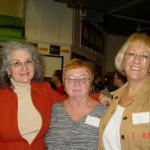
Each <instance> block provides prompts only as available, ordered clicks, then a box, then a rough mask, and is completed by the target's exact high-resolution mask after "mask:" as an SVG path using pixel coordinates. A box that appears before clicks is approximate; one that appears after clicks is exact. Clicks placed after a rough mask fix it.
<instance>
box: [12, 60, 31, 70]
mask: <svg viewBox="0 0 150 150" xmlns="http://www.w3.org/2000/svg"><path fill="white" fill-rule="evenodd" d="M9 65H11V66H12V67H14V68H21V67H22V66H26V67H30V66H32V65H33V60H26V61H25V62H21V61H14V62H11V63H10V64H9Z"/></svg>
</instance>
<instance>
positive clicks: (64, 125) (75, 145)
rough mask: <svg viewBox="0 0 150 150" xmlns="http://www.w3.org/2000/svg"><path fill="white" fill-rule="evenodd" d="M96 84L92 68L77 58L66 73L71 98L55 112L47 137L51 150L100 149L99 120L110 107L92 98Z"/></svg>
mask: <svg viewBox="0 0 150 150" xmlns="http://www.w3.org/2000/svg"><path fill="white" fill-rule="evenodd" d="M92 81H93V70H92V66H91V65H90V64H89V63H87V62H85V61H82V60H79V59H73V60H71V61H70V62H68V63H67V64H66V65H65V67H64V71H63V82H64V86H65V89H66V93H67V94H68V99H67V100H65V101H64V102H61V103H59V104H56V105H54V106H53V109H52V118H51V124H50V127H49V130H48V133H47V135H46V138H45V143H46V147H47V149H48V150H52V149H53V150H55V149H58V150H60V149H61V150H81V149H82V150H87V149H88V150H96V149H97V146H98V126H99V120H100V119H99V117H100V116H101V115H102V114H103V112H104V111H105V109H106V107H105V106H104V105H100V103H98V102H97V101H95V100H94V99H93V98H91V97H89V92H90V87H91V84H92Z"/></svg>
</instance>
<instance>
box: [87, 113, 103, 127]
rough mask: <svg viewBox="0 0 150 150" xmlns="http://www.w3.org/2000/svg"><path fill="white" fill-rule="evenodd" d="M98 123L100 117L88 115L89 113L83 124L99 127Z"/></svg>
mask: <svg viewBox="0 0 150 150" xmlns="http://www.w3.org/2000/svg"><path fill="white" fill-rule="evenodd" d="M99 123H100V118H97V117H93V116H89V115H88V116H87V118H86V120H85V124H88V125H91V126H94V127H99Z"/></svg>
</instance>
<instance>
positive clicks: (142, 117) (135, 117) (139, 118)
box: [132, 112, 150, 124]
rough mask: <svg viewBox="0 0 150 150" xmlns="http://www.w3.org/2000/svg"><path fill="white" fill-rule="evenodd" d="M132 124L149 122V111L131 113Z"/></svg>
mask: <svg viewBox="0 0 150 150" xmlns="http://www.w3.org/2000/svg"><path fill="white" fill-rule="evenodd" d="M132 122H133V124H140V123H149V122H150V112H141V113H132Z"/></svg>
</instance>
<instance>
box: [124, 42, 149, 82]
mask: <svg viewBox="0 0 150 150" xmlns="http://www.w3.org/2000/svg"><path fill="white" fill-rule="evenodd" d="M123 64H124V69H125V73H126V75H127V78H128V79H129V80H143V79H144V78H145V77H146V76H148V71H149V69H150V53H149V52H148V50H147V48H145V47H143V45H142V44H141V42H140V41H136V42H135V43H134V44H133V45H131V46H129V48H128V50H127V51H126V53H125V57H124V62H123Z"/></svg>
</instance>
